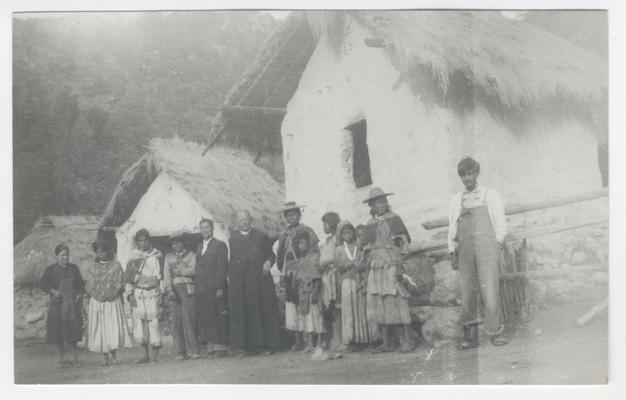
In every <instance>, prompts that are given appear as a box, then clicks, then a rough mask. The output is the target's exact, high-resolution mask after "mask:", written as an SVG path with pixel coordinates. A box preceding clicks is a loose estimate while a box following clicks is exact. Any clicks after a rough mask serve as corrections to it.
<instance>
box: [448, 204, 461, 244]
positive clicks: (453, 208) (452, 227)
mask: <svg viewBox="0 0 626 400" xmlns="http://www.w3.org/2000/svg"><path fill="white" fill-rule="evenodd" d="M460 203H461V199H460V198H459V195H458V194H455V195H454V196H452V198H451V199H450V204H449V205H448V253H454V252H455V251H456V240H455V238H456V230H457V221H458V219H459V213H460V210H459V207H460Z"/></svg>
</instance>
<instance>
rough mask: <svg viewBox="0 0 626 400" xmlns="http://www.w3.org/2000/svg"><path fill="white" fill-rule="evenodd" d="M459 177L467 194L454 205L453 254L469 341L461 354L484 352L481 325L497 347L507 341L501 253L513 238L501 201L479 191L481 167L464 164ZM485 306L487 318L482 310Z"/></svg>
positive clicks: (451, 211)
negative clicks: (502, 307) (477, 349)
mask: <svg viewBox="0 0 626 400" xmlns="http://www.w3.org/2000/svg"><path fill="white" fill-rule="evenodd" d="M457 172H458V174H459V177H460V178H461V182H462V183H463V185H464V186H465V190H464V191H461V192H458V193H456V194H455V195H454V196H452V199H451V200H450V207H449V224H450V229H449V230H448V251H449V252H450V255H451V259H452V267H453V268H454V269H457V270H458V271H459V273H460V278H461V301H462V306H463V308H462V316H461V324H462V327H463V339H462V340H461V341H460V342H459V344H458V345H457V349H459V350H467V349H471V348H474V347H477V346H478V325H480V324H483V327H484V330H485V333H486V334H487V336H489V337H490V338H491V343H492V344H493V345H495V346H503V345H505V344H506V343H507V340H506V339H505V337H504V336H503V335H502V333H503V330H504V325H503V324H502V322H501V320H500V294H499V288H500V267H499V261H500V249H501V245H502V242H503V241H504V237H505V236H506V233H507V226H506V217H505V215H504V207H503V204H502V199H501V197H500V195H499V194H498V193H497V192H496V191H495V190H493V189H487V188H484V187H482V186H480V185H478V176H479V175H480V164H479V163H478V162H477V161H476V160H474V159H473V158H471V157H467V158H464V159H462V160H461V161H460V162H459V164H458V166H457ZM479 296H480V297H481V298H482V304H483V305H484V318H483V317H482V314H481V312H480V309H479Z"/></svg>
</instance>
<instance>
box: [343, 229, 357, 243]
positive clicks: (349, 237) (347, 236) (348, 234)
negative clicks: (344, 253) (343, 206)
mask: <svg viewBox="0 0 626 400" xmlns="http://www.w3.org/2000/svg"><path fill="white" fill-rule="evenodd" d="M341 238H342V239H343V241H344V242H346V243H352V241H353V240H354V232H353V231H352V229H344V230H342V231H341Z"/></svg>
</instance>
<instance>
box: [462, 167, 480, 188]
mask: <svg viewBox="0 0 626 400" xmlns="http://www.w3.org/2000/svg"><path fill="white" fill-rule="evenodd" d="M478 175H479V174H478V172H476V171H465V173H464V174H463V175H461V182H463V185H464V186H465V189H467V190H474V189H475V188H476V185H478Z"/></svg>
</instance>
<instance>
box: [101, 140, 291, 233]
mask: <svg viewBox="0 0 626 400" xmlns="http://www.w3.org/2000/svg"><path fill="white" fill-rule="evenodd" d="M202 150H203V147H202V146H201V145H200V144H197V143H193V142H184V141H182V140H181V139H178V138H174V139H169V140H166V139H153V140H152V142H151V143H150V146H149V150H148V152H147V153H146V154H145V155H144V156H143V157H142V158H141V159H140V160H139V161H137V162H136V163H135V164H133V165H132V166H131V167H130V168H129V169H128V170H127V171H126V172H125V173H124V176H123V177H122V179H121V181H120V183H119V184H118V185H117V187H116V189H115V191H114V193H113V196H112V197H111V200H110V201H109V204H108V205H107V207H106V210H105V212H104V216H103V218H102V221H101V223H100V226H101V227H104V226H120V225H122V224H123V223H124V222H125V221H126V220H127V218H128V217H129V216H130V215H131V214H132V212H133V211H134V209H135V207H136V206H137V204H138V203H139V200H140V199H141V197H142V196H143V195H144V194H145V193H146V191H147V190H148V188H149V187H150V185H151V184H152V182H153V181H154V180H155V179H156V177H157V176H158V175H159V174H160V173H162V172H164V173H166V174H167V175H169V176H170V177H171V178H173V179H174V180H176V181H177V182H178V183H179V184H180V185H181V186H182V187H183V188H184V189H185V190H186V191H187V192H188V193H189V194H190V195H191V196H192V197H193V198H194V199H195V200H196V201H198V202H199V203H200V204H201V205H202V206H203V207H204V208H205V209H206V210H207V211H209V212H211V213H212V214H213V216H214V218H215V219H216V222H220V223H223V224H224V225H225V226H226V227H227V228H233V227H234V218H235V213H236V212H237V211H239V210H248V211H249V212H250V213H251V214H252V217H253V219H254V224H255V226H256V227H257V228H259V229H261V230H263V231H265V232H266V233H268V234H270V235H276V234H278V232H279V231H280V229H281V221H280V209H281V206H282V204H283V202H284V191H283V189H282V187H281V186H280V185H279V184H278V183H277V182H276V181H275V180H274V179H272V178H271V177H270V175H269V174H268V173H267V172H266V171H264V170H263V169H261V168H260V167H257V166H256V165H254V163H253V162H252V161H251V160H250V156H249V155H247V154H245V153H243V152H240V151H237V150H231V149H225V148H213V149H211V151H210V152H208V153H207V154H206V155H204V156H203V155H202Z"/></svg>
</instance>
